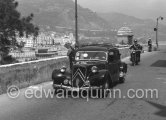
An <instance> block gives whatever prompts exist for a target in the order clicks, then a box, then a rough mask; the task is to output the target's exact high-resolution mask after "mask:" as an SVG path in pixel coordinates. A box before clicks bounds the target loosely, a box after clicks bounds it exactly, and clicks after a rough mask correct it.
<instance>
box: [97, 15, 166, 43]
mask: <svg viewBox="0 0 166 120" xmlns="http://www.w3.org/2000/svg"><path fill="white" fill-rule="evenodd" d="M98 15H99V16H100V17H102V18H103V19H105V20H106V21H107V22H108V23H109V24H110V25H111V26H112V27H113V28H115V29H119V28H120V27H122V26H128V27H130V28H131V29H132V30H133V32H134V36H135V37H136V38H137V37H139V38H141V37H144V38H146V39H147V38H148V37H151V38H152V39H153V40H155V32H154V27H155V26H156V22H155V21H153V20H150V19H147V20H142V19H139V18H136V17H133V16H128V15H124V14H121V13H98ZM159 22H160V23H162V21H159ZM165 31H166V26H165V25H163V24H159V40H166V35H165Z"/></svg>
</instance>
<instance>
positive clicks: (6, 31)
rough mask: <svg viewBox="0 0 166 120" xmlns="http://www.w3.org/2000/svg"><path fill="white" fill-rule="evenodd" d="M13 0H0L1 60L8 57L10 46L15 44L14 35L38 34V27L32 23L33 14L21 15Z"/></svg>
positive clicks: (16, 3)
mask: <svg viewBox="0 0 166 120" xmlns="http://www.w3.org/2000/svg"><path fill="white" fill-rule="evenodd" d="M17 7H18V2H16V1H15V0H0V53H1V55H0V56H1V59H2V60H1V62H2V61H3V60H4V59H5V58H6V57H8V53H9V49H10V48H11V46H17V45H18V44H17V40H16V37H18V36H19V37H23V36H24V35H26V37H28V36H29V35H33V36H34V38H35V37H36V36H37V35H38V31H39V28H38V27H37V26H35V25H34V24H33V23H32V20H33V17H34V15H33V14H32V13H31V14H30V15H29V16H26V17H21V14H20V12H18V11H17Z"/></svg>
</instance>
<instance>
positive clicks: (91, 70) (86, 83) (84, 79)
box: [52, 45, 127, 90]
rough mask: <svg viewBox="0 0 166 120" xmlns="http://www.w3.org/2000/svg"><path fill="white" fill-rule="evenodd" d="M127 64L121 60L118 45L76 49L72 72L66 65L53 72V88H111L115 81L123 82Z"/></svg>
mask: <svg viewBox="0 0 166 120" xmlns="http://www.w3.org/2000/svg"><path fill="white" fill-rule="evenodd" d="M126 72H127V65H126V64H125V63H123V62H121V60H120V53H119V50H118V49H117V48H116V47H113V46H109V45H107V46H105V45H99V46H97V45H95V46H85V47H81V48H79V49H78V50H77V51H76V54H75V56H74V59H73V66H72V69H71V70H70V72H68V71H66V68H65V67H62V68H61V69H60V70H54V71H53V73H52V79H53V88H54V89H55V90H57V89H70V90H73V89H79V90H82V89H89V90H92V89H110V88H111V87H112V86H113V85H114V83H119V82H120V83H123V82H124V81H125V74H126Z"/></svg>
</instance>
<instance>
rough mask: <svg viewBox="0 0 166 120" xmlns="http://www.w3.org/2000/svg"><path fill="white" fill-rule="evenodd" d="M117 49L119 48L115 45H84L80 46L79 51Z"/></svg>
mask: <svg viewBox="0 0 166 120" xmlns="http://www.w3.org/2000/svg"><path fill="white" fill-rule="evenodd" d="M110 50H111V51H115V50H118V49H117V48H115V47H113V46H109V47H108V46H107V47H104V46H84V47H81V48H79V49H78V50H77V51H105V52H106V51H110Z"/></svg>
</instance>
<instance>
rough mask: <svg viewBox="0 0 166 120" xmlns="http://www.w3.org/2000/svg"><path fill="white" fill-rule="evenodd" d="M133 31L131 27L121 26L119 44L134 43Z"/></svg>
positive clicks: (118, 37) (118, 33)
mask: <svg viewBox="0 0 166 120" xmlns="http://www.w3.org/2000/svg"><path fill="white" fill-rule="evenodd" d="M132 39H133V31H132V30H131V29H130V28H129V27H121V28H120V29H119V30H118V32H117V40H118V43H119V44H132Z"/></svg>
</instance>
